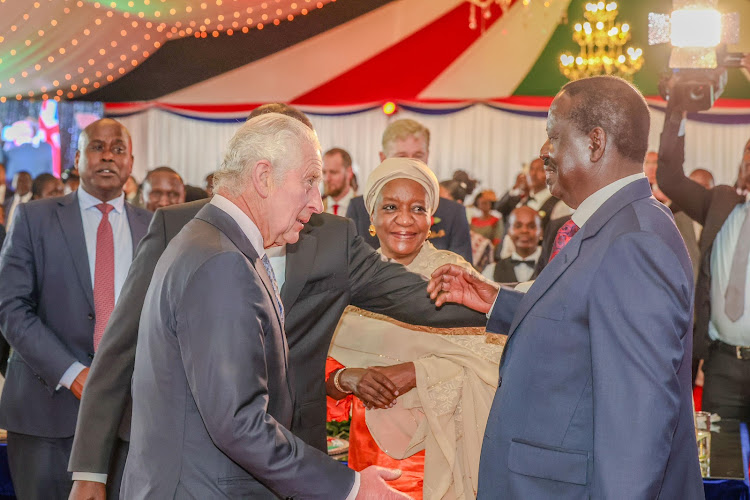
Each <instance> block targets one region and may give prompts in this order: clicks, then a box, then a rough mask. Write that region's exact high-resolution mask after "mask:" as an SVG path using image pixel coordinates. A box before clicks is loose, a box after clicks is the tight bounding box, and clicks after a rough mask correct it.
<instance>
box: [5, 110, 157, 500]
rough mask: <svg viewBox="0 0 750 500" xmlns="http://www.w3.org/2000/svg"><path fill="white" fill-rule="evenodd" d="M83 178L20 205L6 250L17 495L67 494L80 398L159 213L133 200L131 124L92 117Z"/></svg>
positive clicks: (80, 160) (8, 400)
mask: <svg viewBox="0 0 750 500" xmlns="http://www.w3.org/2000/svg"><path fill="white" fill-rule="evenodd" d="M76 166H77V167H78V170H79V171H80V175H81V184H80V187H79V189H78V190H77V191H76V192H73V193H71V194H69V195H67V196H64V197H60V198H51V199H46V200H38V201H31V202H29V203H26V204H23V205H20V206H19V207H18V209H17V210H18V213H17V215H16V218H15V220H16V222H17V224H14V225H13V227H12V228H11V230H10V232H9V233H8V236H7V241H6V242H5V245H4V247H3V251H2V254H0V282H2V283H3V286H2V287H0V331H2V332H3V334H4V335H5V337H6V339H7V340H8V342H9V343H10V345H11V347H12V348H13V354H12V355H11V358H10V361H9V364H8V370H7V379H6V382H5V387H4V389H3V394H2V399H0V427H2V428H4V429H7V430H8V460H9V463H10V470H11V476H12V479H13V484H14V487H15V490H16V494H17V496H18V497H19V498H23V499H66V498H67V497H68V494H69V492H70V488H71V486H72V479H71V474H70V473H69V472H68V471H67V465H68V458H69V456H70V449H71V446H72V444H73V434H74V432H75V425H76V418H77V415H78V404H79V399H80V397H81V393H82V391H83V388H84V386H85V382H86V377H87V375H88V370H89V369H88V366H89V365H90V364H91V360H92V359H93V357H94V352H95V351H96V348H97V346H98V344H99V341H100V340H101V338H102V333H103V332H104V327H105V326H106V324H107V321H108V319H109V316H110V314H111V313H112V309H113V308H114V306H115V303H116V302H117V298H118V296H119V293H120V288H121V287H122V284H123V282H124V281H125V278H126V276H127V273H128V268H129V267H130V263H131V261H132V259H133V254H134V253H135V248H136V246H137V245H138V243H139V242H140V240H141V238H142V237H143V236H144V235H145V234H146V230H147V229H148V224H149V222H150V220H151V213H150V212H148V211H146V210H143V209H140V208H136V207H133V206H131V205H130V204H128V203H126V202H125V199H124V194H123V190H122V187H123V185H124V184H125V181H126V180H127V179H128V177H129V176H130V172H131V170H132V167H133V155H132V144H131V140H130V134H129V133H128V131H127V129H126V128H125V127H124V126H122V125H121V124H120V123H118V122H117V121H115V120H110V119H103V120H99V121H96V122H94V123H92V124H91V125H89V126H88V127H87V128H86V129H85V130H84V131H83V132H82V133H81V136H80V138H79V141H78V152H77V153H76Z"/></svg>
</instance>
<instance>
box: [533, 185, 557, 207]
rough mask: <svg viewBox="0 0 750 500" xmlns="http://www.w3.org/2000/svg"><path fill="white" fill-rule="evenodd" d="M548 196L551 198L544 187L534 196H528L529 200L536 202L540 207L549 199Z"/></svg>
mask: <svg viewBox="0 0 750 500" xmlns="http://www.w3.org/2000/svg"><path fill="white" fill-rule="evenodd" d="M550 196H552V193H551V192H550V190H549V188H548V187H545V188H544V189H542V190H541V191H537V192H536V193H535V194H530V195H529V198H530V199H533V200H536V201H538V202H539V204H540V205H543V204H544V202H545V201H547V200H548V199H549V198H550Z"/></svg>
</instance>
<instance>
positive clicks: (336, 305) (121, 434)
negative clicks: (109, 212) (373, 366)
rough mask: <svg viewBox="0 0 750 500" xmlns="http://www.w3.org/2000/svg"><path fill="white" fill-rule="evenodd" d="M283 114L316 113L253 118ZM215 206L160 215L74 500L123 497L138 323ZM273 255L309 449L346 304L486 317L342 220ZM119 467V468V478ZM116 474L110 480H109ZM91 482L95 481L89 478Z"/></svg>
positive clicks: (88, 419)
mask: <svg viewBox="0 0 750 500" xmlns="http://www.w3.org/2000/svg"><path fill="white" fill-rule="evenodd" d="M265 112H283V113H284V114H288V115H289V116H292V117H295V118H296V119H298V120H300V121H301V122H303V123H305V124H306V125H307V126H308V127H310V128H312V124H311V123H310V121H309V120H308V119H307V117H306V116H305V115H304V114H302V113H300V112H299V111H297V110H296V109H294V108H290V107H288V106H283V105H278V104H269V105H265V106H262V107H261V108H258V109H257V110H256V111H254V112H253V114H252V115H251V117H252V116H257V114H262V113H265ZM206 203H207V200H201V201H197V202H193V203H188V204H185V205H178V206H174V207H169V208H166V209H160V210H157V212H156V214H155V215H154V220H153V221H152V223H151V226H150V228H149V232H148V234H147V235H146V237H145V238H144V240H143V243H142V244H141V246H140V247H139V249H138V253H137V255H136V257H135V260H134V261H133V266H132V268H131V270H130V273H129V275H128V279H127V281H126V284H125V286H124V287H123V292H122V300H121V301H120V303H119V304H118V307H116V308H115V311H114V313H113V315H112V320H111V321H110V324H109V327H108V328H107V331H106V333H105V335H104V338H103V341H102V344H101V347H100V349H99V351H97V354H96V357H95V359H94V363H93V365H92V371H91V376H90V377H89V379H88V382H87V389H86V394H85V396H84V398H83V400H82V404H81V412H80V417H79V425H78V429H77V432H76V437H75V442H74V445H73V453H72V456H71V461H70V465H69V469H70V470H71V471H74V472H76V473H75V474H74V478H76V477H77V476H78V474H77V473H80V472H88V473H98V476H97V477H95V478H92V477H91V476H90V475H83V476H79V477H80V479H81V480H79V481H76V483H75V487H74V490H73V491H74V494H73V495H71V498H72V499H85V498H104V496H103V495H104V486H103V483H104V482H106V483H107V490H108V493H109V495H108V496H109V497H116V495H117V492H118V491H119V482H118V480H117V477H118V475H119V474H121V472H122V466H123V465H124V459H125V456H126V455H127V447H128V440H129V435H130V414H131V412H130V407H129V405H130V402H129V398H130V383H131V379H132V375H133V363H134V358H135V349H136V338H137V336H138V322H139V318H140V311H141V308H142V307H143V304H144V300H145V295H146V290H147V288H148V285H149V282H150V281H151V276H152V274H153V272H154V268H155V266H156V262H157V260H158V259H159V256H160V255H161V254H162V252H163V251H164V248H165V247H166V246H167V244H168V243H169V241H170V240H171V239H172V238H173V237H174V236H175V235H176V234H177V233H178V232H179V231H180V230H181V229H182V228H183V226H185V224H187V222H188V221H190V220H191V219H192V218H193V217H194V216H195V215H196V214H197V213H198V211H199V210H200V209H201V208H202V207H203V206H205V205H206ZM282 251H283V252H282V254H281V256H280V257H276V258H275V257H273V256H271V258H270V260H271V263H272V265H274V271H275V274H276V277H277V279H279V281H281V280H283V284H281V283H280V284H281V287H280V288H281V298H282V302H283V304H284V311H285V315H286V321H285V331H286V336H287V342H288V344H289V363H290V367H291V369H292V370H293V371H294V372H295V373H297V374H298V375H297V376H294V377H293V381H294V395H295V409H294V418H293V422H292V427H291V430H292V432H294V434H295V435H297V436H299V437H300V438H302V439H303V440H304V441H305V442H306V443H308V444H311V445H313V446H314V447H316V448H318V449H320V450H322V451H325V450H326V430H325V421H326V402H325V378H324V376H325V360H326V356H327V354H328V346H329V345H330V342H331V337H332V336H333V332H334V329H335V328H336V324H337V323H338V320H339V318H340V316H341V313H342V312H343V310H344V308H346V306H347V305H349V304H353V305H356V306H358V307H361V308H364V309H367V310H370V311H373V312H378V313H381V314H386V315H389V316H392V317H394V318H396V319H399V320H401V321H405V322H411V323H418V324H427V325H432V326H456V325H481V324H484V321H485V318H484V316H483V315H481V314H479V313H475V312H473V311H471V310H469V309H467V308H464V307H460V306H455V305H449V306H446V307H443V308H442V309H440V310H436V309H435V307H434V306H433V304H432V302H431V301H430V300H429V298H428V297H427V295H426V293H425V290H424V287H425V282H424V280H422V278H420V277H419V276H417V275H415V274H412V273H409V272H408V271H406V270H405V269H404V268H403V266H401V265H398V264H392V263H388V262H383V261H382V260H381V259H380V257H379V256H378V254H377V253H376V252H375V251H374V250H373V249H372V248H371V247H370V246H369V245H367V244H365V243H364V241H363V240H362V239H361V238H359V237H358V236H357V231H356V229H355V227H354V224H353V223H352V222H351V221H350V220H348V219H345V218H343V217H336V216H333V215H328V214H320V215H318V214H315V215H313V216H312V217H311V218H310V221H309V222H308V223H307V224H306V225H305V228H304V229H303V230H302V231H301V233H300V239H299V241H298V242H297V243H294V244H290V245H286V246H285V247H283V248H282ZM118 471H119V472H118ZM107 473H109V474H110V478H109V480H108V479H107ZM86 478H91V479H95V481H99V482H95V481H88V480H84V479H86Z"/></svg>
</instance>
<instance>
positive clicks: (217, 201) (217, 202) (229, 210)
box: [210, 193, 266, 258]
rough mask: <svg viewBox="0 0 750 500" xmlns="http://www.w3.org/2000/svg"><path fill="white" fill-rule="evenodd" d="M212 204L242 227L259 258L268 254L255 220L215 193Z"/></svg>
mask: <svg viewBox="0 0 750 500" xmlns="http://www.w3.org/2000/svg"><path fill="white" fill-rule="evenodd" d="M210 203H211V205H213V206H215V207H216V208H218V209H219V210H221V211H222V212H225V213H226V214H227V215H228V216H229V217H231V218H232V219H233V220H234V221H235V222H236V223H237V225H238V226H240V229H241V230H242V232H243V233H244V234H245V236H247V239H248V240H250V244H251V245H253V248H254V249H255V252H256V253H257V254H258V257H261V258H263V256H264V255H265V254H266V250H265V249H264V248H263V235H262V234H260V229H258V226H257V225H255V222H253V220H252V219H251V218H250V217H249V216H248V215H247V214H246V213H245V212H243V211H242V210H241V209H240V207H238V206H237V205H235V204H234V203H232V202H231V201H229V200H228V199H227V198H224V197H223V196H221V195H220V194H216V193H214V196H213V198H211V202H210Z"/></svg>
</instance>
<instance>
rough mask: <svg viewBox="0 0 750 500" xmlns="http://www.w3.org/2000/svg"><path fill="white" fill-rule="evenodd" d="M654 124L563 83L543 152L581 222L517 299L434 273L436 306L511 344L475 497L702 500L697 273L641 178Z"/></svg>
mask: <svg viewBox="0 0 750 500" xmlns="http://www.w3.org/2000/svg"><path fill="white" fill-rule="evenodd" d="M649 123H650V117H649V111H648V106H647V104H646V101H645V100H644V99H643V96H642V95H641V94H640V92H638V90H636V89H635V88H634V87H633V86H631V85H630V84H628V83H627V82H625V81H624V80H622V79H619V78H615V77H595V78H587V79H582V80H577V81H574V82H570V83H568V84H567V85H565V87H563V89H562V90H561V91H560V93H559V94H557V96H556V97H555V99H554V101H553V102H552V105H551V107H550V111H549V116H548V118H547V136H548V139H547V141H546V142H545V143H544V145H543V146H542V149H541V154H540V156H541V158H542V159H543V160H544V168H545V172H546V175H547V184H548V185H549V187H550V191H551V192H552V194H553V195H554V196H557V197H559V198H560V199H561V200H562V201H564V202H565V203H566V204H567V205H568V206H570V207H572V208H574V209H576V211H575V213H574V214H573V215H572V216H571V219H570V221H568V222H567V223H565V224H564V225H563V226H562V227H561V228H560V230H558V233H557V235H556V239H555V245H554V248H553V250H552V252H551V259H550V261H549V263H548V264H547V266H546V267H545V268H544V270H543V271H542V272H541V273H540V274H539V276H538V277H537V279H536V280H535V281H534V284H533V285H532V286H531V287H530V288H529V289H528V291H527V292H526V293H522V292H520V291H517V290H511V289H507V288H505V287H502V288H501V287H499V285H497V284H496V283H493V282H489V281H486V280H484V279H483V278H482V277H480V276H478V275H477V274H476V273H471V272H466V271H464V270H460V269H458V268H456V267H455V266H444V267H442V268H440V269H438V270H437V271H436V272H435V273H433V277H432V280H431V281H430V285H429V287H428V290H430V292H431V296H432V297H433V298H436V305H438V306H439V305H442V304H443V303H445V302H446V301H451V302H458V303H462V304H464V305H467V306H469V307H472V308H473V309H476V310H478V311H481V312H485V313H488V318H489V321H488V323H487V331H490V332H494V333H507V334H508V340H507V343H506V346H505V350H504V352H503V359H502V360H501V362H500V377H499V382H498V389H497V392H496V394H495V400H494V402H493V404H492V410H491V411H490V416H489V418H488V421H487V427H486V429H485V433H484V436H485V437H484V442H483V445H482V455H481V459H480V465H479V491H478V498H479V499H484V498H498V497H502V498H560V499H562V498H623V497H627V498H681V499H702V498H703V497H704V493H703V483H702V481H701V475H700V470H699V467H698V451H697V448H696V441H695V429H694V426H693V408H692V384H691V373H690V371H691V370H690V368H691V367H690V360H691V352H692V326H693V325H692V323H693V321H692V320H693V309H692V300H693V270H692V266H691V264H690V258H689V257H688V254H687V250H686V249H685V244H684V242H683V241H682V237H681V236H680V233H679V231H678V230H677V227H676V226H675V224H674V220H673V219H672V214H671V212H670V211H669V209H668V208H666V207H665V206H664V205H663V204H661V203H659V202H657V201H656V200H655V199H654V198H653V196H652V195H651V188H650V186H649V183H648V180H647V179H646V177H645V176H644V174H643V171H642V168H643V159H644V156H645V154H646V149H647V146H648V130H649Z"/></svg>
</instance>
